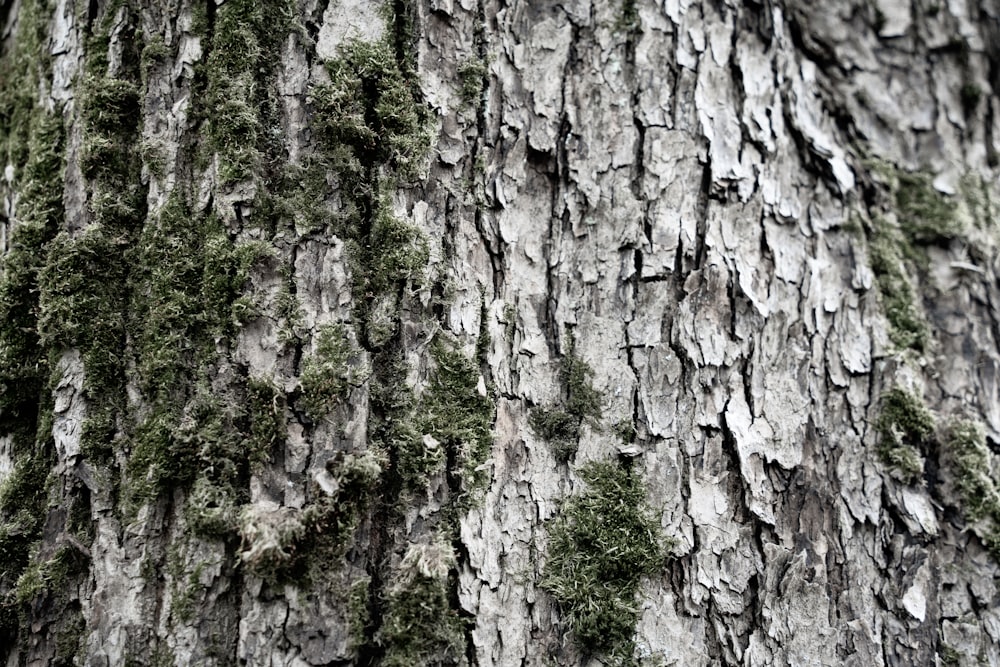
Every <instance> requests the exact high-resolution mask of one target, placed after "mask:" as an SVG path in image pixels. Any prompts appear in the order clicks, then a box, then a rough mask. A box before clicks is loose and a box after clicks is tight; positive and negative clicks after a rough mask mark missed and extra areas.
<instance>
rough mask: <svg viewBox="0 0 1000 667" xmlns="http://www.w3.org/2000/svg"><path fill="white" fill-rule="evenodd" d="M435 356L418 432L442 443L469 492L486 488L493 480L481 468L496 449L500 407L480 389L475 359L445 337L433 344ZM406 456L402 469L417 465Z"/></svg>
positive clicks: (422, 403) (453, 469)
mask: <svg viewBox="0 0 1000 667" xmlns="http://www.w3.org/2000/svg"><path fill="white" fill-rule="evenodd" d="M431 354H432V356H433V358H434V362H435V368H434V371H433V373H432V374H431V378H430V385H429V386H428V387H427V389H426V390H425V391H424V393H423V395H422V396H421V397H420V405H419V408H418V411H417V414H418V415H419V416H418V420H417V430H418V431H419V432H420V434H421V435H422V436H427V435H430V436H431V437H432V438H433V439H434V440H435V441H436V442H437V443H438V446H439V447H440V449H441V452H442V454H443V455H445V456H446V457H447V459H448V460H449V462H451V466H452V470H451V471H450V472H451V473H452V475H453V476H454V478H455V480H454V481H455V482H456V484H458V485H461V486H464V490H466V491H467V492H475V491H477V490H481V489H482V488H483V487H485V486H486V485H488V484H489V476H488V474H487V473H486V471H485V470H482V469H481V468H480V466H482V464H483V463H484V462H485V461H486V460H487V459H488V458H489V456H490V452H491V450H492V448H493V417H494V412H495V409H496V408H495V405H494V403H493V401H492V400H491V399H490V398H489V397H488V396H483V395H482V394H481V393H480V383H481V382H483V380H482V376H481V375H480V374H479V369H478V368H477V366H476V364H475V363H474V362H473V361H472V360H471V359H469V358H468V357H466V356H465V355H464V354H462V353H461V352H460V351H458V350H455V349H452V348H451V347H450V346H449V345H448V344H446V343H444V342H442V341H440V340H438V341H435V342H434V345H433V347H432V348H431ZM482 386H483V387H485V384H483V385H482ZM401 456H402V458H401V461H400V467H401V469H406V468H407V467H412V464H409V463H408V462H407V460H406V458H405V452H401Z"/></svg>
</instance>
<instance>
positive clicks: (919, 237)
mask: <svg viewBox="0 0 1000 667" xmlns="http://www.w3.org/2000/svg"><path fill="white" fill-rule="evenodd" d="M898 182H899V184H898V186H897V188H896V192H895V198H896V210H897V212H898V214H899V226H900V229H901V230H902V232H903V234H904V235H905V236H906V238H907V239H908V240H909V241H910V242H911V244H917V245H927V244H933V243H943V242H947V241H950V240H951V239H953V238H955V237H956V236H958V235H959V234H960V232H961V225H960V224H959V221H958V218H957V217H956V210H957V207H956V205H955V203H954V202H953V201H951V200H950V199H948V198H947V197H945V196H944V195H943V194H941V193H940V192H938V191H937V190H935V189H934V185H933V178H932V177H931V176H930V174H925V173H921V172H917V173H899V174H898Z"/></svg>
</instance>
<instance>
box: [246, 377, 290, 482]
mask: <svg viewBox="0 0 1000 667" xmlns="http://www.w3.org/2000/svg"><path fill="white" fill-rule="evenodd" d="M285 407H286V401H285V393H284V391H282V390H281V388H279V387H276V386H275V385H274V383H273V382H271V381H269V380H266V379H263V378H250V379H249V380H247V411H248V413H249V414H248V416H249V420H250V442H249V457H250V463H251V465H261V464H264V463H267V462H268V461H270V459H271V453H272V452H274V451H275V450H278V449H281V448H282V447H283V446H284V444H285V438H286V435H287V425H286V419H285Z"/></svg>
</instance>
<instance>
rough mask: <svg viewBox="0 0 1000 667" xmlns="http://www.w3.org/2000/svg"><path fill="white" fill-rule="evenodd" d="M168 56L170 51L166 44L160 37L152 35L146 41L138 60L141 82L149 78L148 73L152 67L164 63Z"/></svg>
mask: <svg viewBox="0 0 1000 667" xmlns="http://www.w3.org/2000/svg"><path fill="white" fill-rule="evenodd" d="M170 55H171V53H170V49H169V48H167V44H166V42H164V41H163V36H162V35H153V36H152V37H150V39H149V41H147V42H146V44H145V46H143V47H142V55H141V56H140V59H139V62H140V69H141V71H142V75H143V81H145V80H146V78H147V77H148V76H149V72H150V71H151V70H152V69H153V68H154V67H157V66H158V65H160V64H161V63H163V62H165V61H166V60H167V58H169V57H170Z"/></svg>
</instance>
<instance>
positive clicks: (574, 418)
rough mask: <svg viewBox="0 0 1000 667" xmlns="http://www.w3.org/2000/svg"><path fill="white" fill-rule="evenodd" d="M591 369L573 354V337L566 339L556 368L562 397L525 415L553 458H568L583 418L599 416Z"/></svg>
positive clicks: (571, 452) (598, 394)
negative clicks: (565, 344) (557, 368)
mask: <svg viewBox="0 0 1000 667" xmlns="http://www.w3.org/2000/svg"><path fill="white" fill-rule="evenodd" d="M593 376H594V371H593V369H591V367H590V366H589V365H588V364H587V363H586V362H585V361H583V359H581V358H580V357H579V356H577V354H576V340H575V339H574V338H573V337H572V336H571V337H570V338H569V339H568V344H567V351H566V355H565V356H564V357H563V358H562V360H561V362H560V367H559V379H560V380H561V382H562V386H563V391H564V392H565V398H564V399H563V400H562V402H561V403H559V404H558V405H556V406H553V407H550V408H535V409H534V410H533V411H532V412H531V415H530V416H529V418H528V423H529V424H530V425H531V428H532V429H533V430H534V431H535V433H537V434H538V435H539V436H541V437H542V438H544V439H545V440H547V441H548V442H549V445H550V446H551V447H552V451H553V453H554V454H555V456H556V458H558V459H559V460H560V461H568V460H569V459H570V458H571V457H572V456H573V455H574V454H576V449H577V447H578V445H579V438H580V427H581V426H582V425H583V421H584V420H585V419H588V418H589V419H595V420H596V419H600V418H601V413H602V410H601V394H600V392H599V391H597V390H596V389H594V386H593V383H592V378H593Z"/></svg>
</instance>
